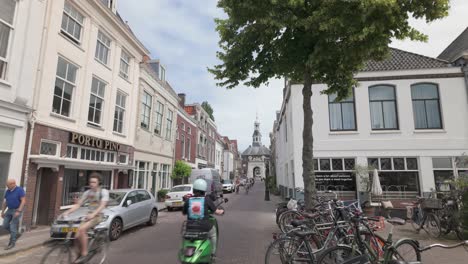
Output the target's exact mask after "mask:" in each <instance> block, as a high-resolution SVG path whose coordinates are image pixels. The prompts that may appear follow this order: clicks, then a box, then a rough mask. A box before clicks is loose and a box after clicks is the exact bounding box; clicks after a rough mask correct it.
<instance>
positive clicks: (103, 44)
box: [95, 30, 111, 65]
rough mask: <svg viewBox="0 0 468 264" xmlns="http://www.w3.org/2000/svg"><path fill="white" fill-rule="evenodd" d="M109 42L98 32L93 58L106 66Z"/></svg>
mask: <svg viewBox="0 0 468 264" xmlns="http://www.w3.org/2000/svg"><path fill="white" fill-rule="evenodd" d="M110 44H111V40H110V38H109V37H107V36H106V35H105V34H104V33H102V31H101V30H99V31H98V36H97V43H96V54H95V58H96V59H97V60H98V61H100V62H102V63H104V64H106V65H107V63H108V62H109V54H110Z"/></svg>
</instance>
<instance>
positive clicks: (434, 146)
mask: <svg viewBox="0 0 468 264" xmlns="http://www.w3.org/2000/svg"><path fill="white" fill-rule="evenodd" d="M458 72H460V68H445V69H430V70H413V71H392V72H372V73H360V74H359V75H358V76H357V77H375V76H399V75H413V74H431V73H458ZM420 82H431V83H437V84H438V85H439V93H440V104H441V114H442V120H443V121H442V122H443V129H441V130H415V129H414V120H413V109H412V101H411V90H410V85H411V84H415V83H420ZM375 84H391V85H395V86H396V96H397V111H398V120H399V130H397V131H372V130H371V120H370V109H369V97H368V87H369V86H372V85H375ZM325 88H326V86H325V85H323V84H317V85H313V88H312V89H313V92H314V94H313V96H312V106H313V111H314V113H313V117H314V125H313V136H314V157H356V158H357V162H358V163H360V164H363V163H367V157H371V156H374V157H399V156H401V157H406V156H412V157H418V161H419V162H418V163H419V164H418V165H419V172H420V178H421V179H420V184H421V189H422V191H429V189H430V188H433V187H434V177H433V168H432V157H448V156H459V155H461V154H462V153H463V152H468V118H467V117H468V104H467V103H466V96H467V95H466V88H465V83H464V79H463V78H462V77H458V78H439V79H417V80H414V79H406V80H405V79H403V80H388V81H366V82H360V85H359V87H357V88H355V98H356V99H355V100H356V103H355V105H356V120H357V121H356V124H357V131H351V132H330V127H329V115H328V97H327V96H326V95H322V94H320V92H321V91H323V90H324V89H325ZM287 90H288V91H287V93H289V92H290V93H291V95H290V97H289V99H288V100H287V101H286V100H284V101H283V105H282V109H281V118H280V120H281V123H280V124H279V129H278V131H274V133H275V138H276V142H275V144H276V150H277V160H276V175H277V176H278V184H279V185H284V186H289V187H290V188H292V187H294V186H293V181H292V179H291V162H292V163H293V169H294V174H295V179H294V180H295V186H296V187H303V180H302V130H303V110H302V101H303V100H302V85H292V86H290V87H287ZM287 93H286V94H287ZM291 117H292V126H290V125H289V123H290V122H289V120H288V119H290V118H291ZM286 124H287V125H288V128H287V129H288V131H287V132H288V141H287V142H286V140H285V133H286V131H285V129H286V127H285V126H286ZM291 137H292V140H290V139H291ZM287 164H289V165H287ZM363 165H365V164H363ZM286 167H288V168H286Z"/></svg>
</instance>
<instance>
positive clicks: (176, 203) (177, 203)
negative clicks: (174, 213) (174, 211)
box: [172, 202, 182, 206]
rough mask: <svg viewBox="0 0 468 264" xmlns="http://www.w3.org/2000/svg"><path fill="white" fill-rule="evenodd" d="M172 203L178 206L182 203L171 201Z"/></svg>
mask: <svg viewBox="0 0 468 264" xmlns="http://www.w3.org/2000/svg"><path fill="white" fill-rule="evenodd" d="M172 205H174V206H180V205H182V202H173V203H172Z"/></svg>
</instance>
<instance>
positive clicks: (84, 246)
mask: <svg viewBox="0 0 468 264" xmlns="http://www.w3.org/2000/svg"><path fill="white" fill-rule="evenodd" d="M100 185H101V175H100V174H99V173H97V172H93V173H91V175H90V176H89V187H90V189H89V190H87V191H85V192H84V193H83V195H82V196H81V198H80V200H79V201H78V202H77V203H76V204H75V205H73V207H72V208H70V209H69V210H67V211H65V212H64V213H63V214H62V217H64V218H66V217H67V216H68V215H69V214H71V213H72V212H74V211H76V210H78V208H80V207H81V206H82V205H83V204H85V203H88V215H87V216H86V218H85V220H84V222H82V223H81V225H80V227H79V228H78V232H77V234H76V239H77V240H78V242H79V244H80V256H79V257H78V258H77V259H76V261H75V262H74V263H86V261H87V256H88V231H89V230H90V229H91V228H94V227H95V226H97V225H98V224H99V223H100V222H101V221H102V217H103V215H102V213H101V212H102V210H103V209H104V208H106V206H107V202H108V201H109V191H108V190H106V189H103V188H101V187H100Z"/></svg>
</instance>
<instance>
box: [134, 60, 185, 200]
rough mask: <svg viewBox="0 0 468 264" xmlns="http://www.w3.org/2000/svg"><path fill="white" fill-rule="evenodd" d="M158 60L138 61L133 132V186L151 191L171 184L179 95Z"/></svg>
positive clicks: (169, 186)
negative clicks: (136, 110)
mask: <svg viewBox="0 0 468 264" xmlns="http://www.w3.org/2000/svg"><path fill="white" fill-rule="evenodd" d="M163 69H164V68H163V67H162V66H161V65H160V63H159V61H158V60H149V58H145V61H144V62H143V63H141V65H140V81H139V82H140V87H139V98H138V118H137V120H138V124H137V127H136V136H135V162H134V164H135V169H134V173H133V175H132V176H131V177H130V185H131V187H132V188H144V189H147V190H148V191H150V192H151V193H152V194H153V195H156V194H157V191H158V190H160V189H168V188H171V187H172V180H171V174H172V168H173V165H174V155H175V143H176V127H177V110H178V104H179V102H178V96H177V94H176V93H175V92H174V90H173V89H172V88H171V86H170V85H169V83H168V82H167V81H166V80H165V75H164V74H163Z"/></svg>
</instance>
